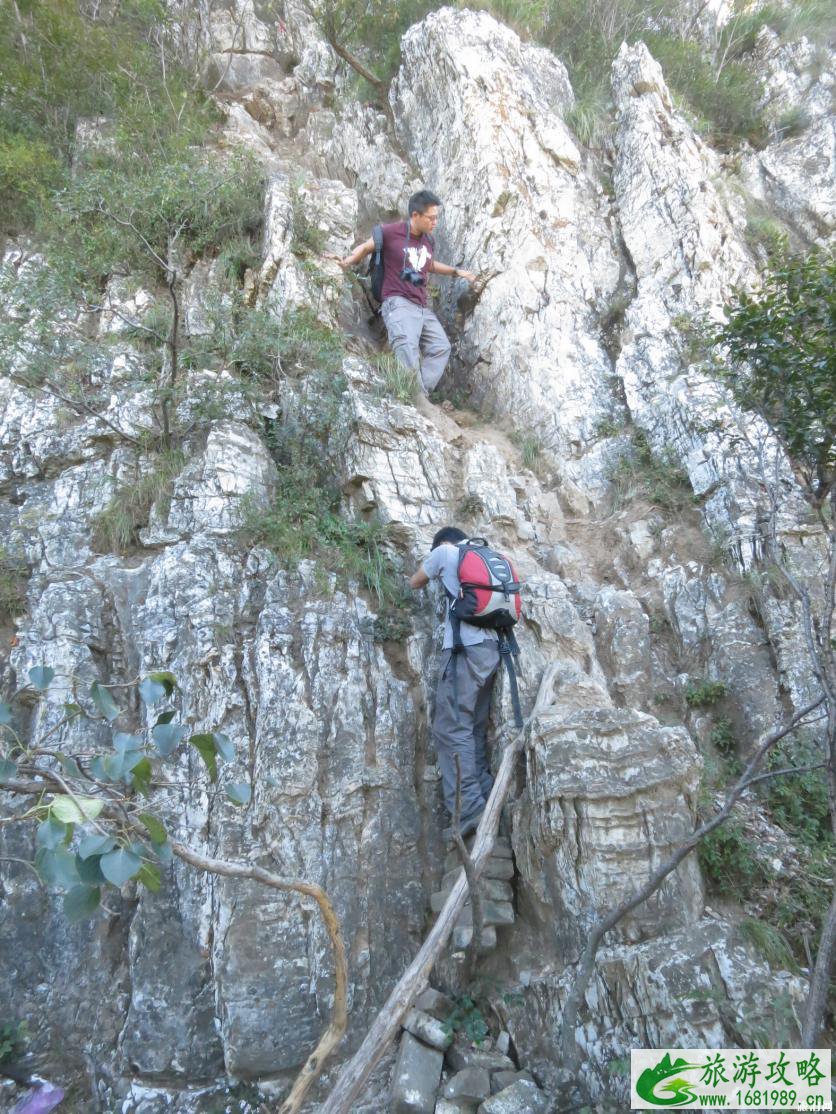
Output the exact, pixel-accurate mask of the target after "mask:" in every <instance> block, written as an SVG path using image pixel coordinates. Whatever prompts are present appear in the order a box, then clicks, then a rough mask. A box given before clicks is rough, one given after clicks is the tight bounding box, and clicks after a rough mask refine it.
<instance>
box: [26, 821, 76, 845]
mask: <svg viewBox="0 0 836 1114" xmlns="http://www.w3.org/2000/svg"><path fill="white" fill-rule="evenodd" d="M69 831H71V829H70V828H69V827H68V826H67V825H66V824H63V823H62V822H61V821H60V820H56V819H55V817H54V816H47V818H46V820H43V821H41V823H40V824H38V828H37V831H36V833H35V839H36V840H37V843H38V846H39V847H46V849H47V850H48V851H54V850H55V848H56V847H60V846H61V844H62V843H63V842H64V841H65V840H66V838H67V833H68V832H69Z"/></svg>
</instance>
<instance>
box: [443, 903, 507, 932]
mask: <svg viewBox="0 0 836 1114" xmlns="http://www.w3.org/2000/svg"><path fill="white" fill-rule="evenodd" d="M472 921H473V906H472V905H471V904H470V903H468V904H466V905H465V907H464V908H463V909H462V911H461V913H459V915H458V918H457V919H456V925H459V926H464V925H469V924H471V923H472ZM482 923H483V924H485V925H491V924H495V925H509V924H513V923H514V906H513V905H512V904H511V903H510V902H509V901H483V902H482Z"/></svg>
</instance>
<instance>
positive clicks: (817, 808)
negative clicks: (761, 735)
mask: <svg viewBox="0 0 836 1114" xmlns="http://www.w3.org/2000/svg"><path fill="white" fill-rule="evenodd" d="M825 760H826V755H825V753H824V748H823V747H822V746H821V745H819V744H817V743H815V742H813V741H812V740H810V739H805V738H803V737H802V738H797V739H796V740H795V741H792V742H785V743H783V744H782V745H780V746H779V747H776V748H775V750H774V751H772V753H771V754H770V756H769V762H768V768H769V769H770V770H784V769H791V768H793V767H795V768H801V767H807V766H813V767H819V768H816V769H809V770H808V769H804V771H803V772H802V773H799V774H782V775H781V776H780V777H773V778H770V779H769V780H768V781H765V782H764V783H763V786H764V795H765V799H766V803H767V807H768V809H769V814H770V816H771V817H772V819H773V820H774V822H775V823H776V824H778V825H780V827H782V828H783V829H784V831H786V832H789V833H790V834H791V835H792V836H794V837H795V838H796V839H798V840H800V841H801V842H802V843H804V844H806V846H807V847H809V848H811V849H812V850H816V849H821V848H822V847H825V846H827V845H828V844H829V843H831V842H832V838H833V837H832V833H831V829H830V812H829V807H828V800H827V780H826V771H825V770H824V769H821V768H820V767H821V766H822V765H823V764H824V763H825Z"/></svg>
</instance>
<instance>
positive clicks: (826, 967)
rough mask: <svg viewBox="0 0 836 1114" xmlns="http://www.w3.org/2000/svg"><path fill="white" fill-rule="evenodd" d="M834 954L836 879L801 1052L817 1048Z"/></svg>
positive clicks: (835, 947)
mask: <svg viewBox="0 0 836 1114" xmlns="http://www.w3.org/2000/svg"><path fill="white" fill-rule="evenodd" d="M834 951H836V877H834V885H833V897H832V898H831V900H830V908H829V909H828V912H827V916H826V917H825V919H824V924H823V925H822V930H821V940H820V941H819V951H818V955H817V956H816V965H815V967H814V968H813V971H812V973H811V975H810V993H809V994H808V996H807V1009H806V1010H805V1013H804V1023H803V1025H802V1026H801V1047H802V1048H815V1046H816V1042H817V1040H818V1037H819V1033H820V1032H821V1028H822V1025H823V1024H824V1015H825V1011H826V1009H827V998H828V994H829V991H830V972H831V970H832V968H833V955H834Z"/></svg>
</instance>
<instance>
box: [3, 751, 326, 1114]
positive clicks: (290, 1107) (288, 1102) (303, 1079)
mask: <svg viewBox="0 0 836 1114" xmlns="http://www.w3.org/2000/svg"><path fill="white" fill-rule="evenodd" d="M38 772H39V773H40V774H41V775H42V776H43V777H45V778H47V779H49V780H55V781H57V782H59V783H60V784H62V785H63V784H64V783H63V781H62V779H61V778H60V776H59V775H57V774H55V773H54V772H53V771H49V770H39V771H38ZM64 787H65V788H66V786H64ZM0 790H3V791H6V792H11V793H17V794H21V795H24V796H40V795H41V794H42V793H43V792H45V791H49V784H48V783H47V784H45V783H44V782H38V781H26V780H23V779H21V778H3V779H2V780H0ZM69 795H72V794H69ZM79 807H80V806H79ZM100 815H102V816H107V817H108V818H109V819H115V817H114V814H113V812H112V811H111V810H110V809H109V808H108V807H107V805H105V808H104V809H103V810H102V813H101V814H100ZM118 822H120V823H124V824H125V825H126V827H128V828H131V829H132V830H133V831H135V832H136V833H137V834H138V835H140V836H141V837H142V838H143V839H145V838H146V837H147V832H146V830H145V828H144V826H143V825H142V824H141V823H140V822H139V821H137V820H134V819H133V817H121V818H118ZM169 845H170V847H171V850H172V852H173V854H175V855H176V856H177V858H179V859H181V860H182V861H183V862H185V863H188V864H189V865H190V866H193V867H195V868H196V869H197V870H203V871H206V872H207V873H209V874H217V875H220V876H221V877H224V878H241V879H250V880H252V881H254V882H259V883H261V885H263V886H269V887H271V888H272V889H275V890H282V891H284V892H292V893H298V894H302V895H304V896H306V897H312V898H313V899H314V901H315V902H316V903H317V905H318V907H319V911H320V914H321V916H322V920H323V922H324V924H325V929H326V931H327V933H328V938H329V940H330V942H331V949H332V951H333V953H334V1007H333V1010H332V1014H331V1020H330V1022H329V1024H328V1027H327V1029H326V1030H325V1032H324V1033H323V1034H322V1036H321V1037H320V1039H319V1041H318V1043H317V1045H316V1048H315V1049H314V1050H313V1052H312V1053H311V1054H310V1056H309V1057H308V1059H307V1060H306V1061H305V1064H304V1065H303V1067H302V1069H301V1071H300V1072H299V1074H298V1076H297V1077H296V1080H295V1082H294V1084H293V1087H292V1088H291V1090H290V1093H289V1094H288V1096H287V1098H286V1099H285V1100H284V1102H283V1103H282V1106H281V1109H280V1112H279V1114H298V1111H299V1110H300V1109H301V1106H302V1103H303V1101H304V1098H305V1095H306V1094H307V1092H308V1091H309V1089H310V1087H311V1084H312V1083H313V1082H314V1081H315V1080H316V1079H317V1077H318V1076H319V1075H320V1073H321V1071H322V1068H323V1066H324V1064H325V1061H326V1059H327V1058H328V1056H329V1055H330V1054H331V1052H333V1050H334V1049H335V1048H336V1047H337V1045H338V1044H339V1043H340V1041H341V1040H342V1037H343V1034H344V1033H345V1030H346V1025H347V1020H348V964H347V960H346V952H345V943H344V941H343V937H342V930H341V928H340V922H339V919H338V917H337V914H336V912H335V911H334V907H333V905H332V904H331V901H330V899H329V897H328V895H327V894H326V892H325V891H324V890H323V889H322V887H321V886H317V885H315V884H314V883H312V882H299V881H296V880H294V879H288V878H281V877H279V875H277V874H273V873H272V872H271V871H269V870H264V869H263V868H262V867H259V866H251V865H248V864H244V863H235V862H229V861H227V860H226V859H213V858H210V857H209V856H207V855H202V854H201V853H200V852H199V851H196V850H195V849H194V848H192V847H189V846H187V845H186V844H184V843H180V842H179V841H177V840H170V841H169ZM27 865H29V866H30V867H31V865H32V864H31V863H29V864H27ZM33 869H34V868H33Z"/></svg>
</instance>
